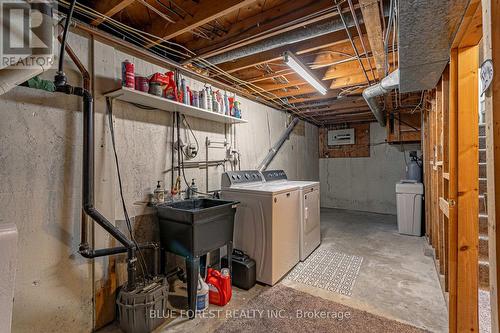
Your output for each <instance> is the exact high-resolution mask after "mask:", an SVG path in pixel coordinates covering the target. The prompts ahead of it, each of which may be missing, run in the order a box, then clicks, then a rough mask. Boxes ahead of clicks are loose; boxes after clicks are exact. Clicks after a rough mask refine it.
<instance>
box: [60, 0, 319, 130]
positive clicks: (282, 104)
mask: <svg viewBox="0 0 500 333" xmlns="http://www.w3.org/2000/svg"><path fill="white" fill-rule="evenodd" d="M59 2H60V3H62V4H63V5H66V6H67V5H68V2H67V1H66V0H59ZM76 10H77V11H78V12H80V13H82V15H84V16H87V17H96V16H97V17H100V18H104V19H105V20H106V21H105V22H103V24H104V25H106V26H109V24H114V25H115V26H117V27H119V28H121V29H123V30H124V31H127V32H128V33H130V34H132V35H135V36H138V38H141V39H143V40H144V41H146V42H149V43H154V42H155V41H156V40H163V41H164V42H166V43H168V44H172V45H176V46H178V47H180V48H182V49H183V50H185V51H186V52H187V53H190V54H192V55H196V54H195V53H194V52H192V51H190V50H189V49H187V48H186V47H184V46H182V45H180V44H177V43H172V42H170V41H168V40H164V39H162V38H160V37H158V36H155V35H152V34H149V33H147V32H144V31H140V30H138V29H134V28H132V27H129V26H127V25H125V24H123V23H121V22H119V21H116V20H114V19H113V18H111V17H108V16H106V15H103V14H101V13H99V12H97V11H95V10H94V9H92V8H90V7H87V6H85V5H80V4H77V6H76ZM108 23H109V24H108ZM121 34H122V35H123V33H121ZM146 36H149V37H152V38H153V39H154V40H153V39H151V38H148V37H146ZM129 37H131V36H130V35H129ZM136 41H137V39H136ZM156 46H157V47H159V48H161V49H166V50H168V51H171V52H174V53H176V55H177V56H180V57H185V56H186V55H185V54H184V53H182V52H180V51H178V50H175V49H172V48H171V47H168V46H165V45H161V44H158V45H156ZM149 51H150V52H152V53H155V54H157V55H160V56H163V55H161V54H158V53H157V52H155V51H154V50H152V49H150V50H149ZM197 62H198V63H199V65H200V63H201V66H200V67H209V68H210V69H211V70H212V71H215V72H216V73H217V74H219V75H222V76H223V77H225V78H227V79H229V80H231V81H232V82H233V84H234V82H237V83H240V84H241V85H242V86H244V87H245V88H248V89H249V90H250V91H252V92H253V93H254V94H257V95H259V96H261V97H262V98H264V99H265V100H267V101H268V102H270V103H272V104H275V105H277V107H278V108H280V109H283V110H286V111H289V112H291V113H294V114H295V115H297V116H299V117H301V118H305V119H308V120H310V121H312V122H313V123H316V124H317V123H318V121H317V120H315V119H314V117H313V116H304V115H301V114H300V110H298V109H296V108H294V107H293V105H291V104H290V103H288V101H285V100H284V99H282V98H280V97H278V96H277V95H275V94H274V93H272V92H267V91H265V90H264V89H262V88H261V87H259V86H256V85H254V84H253V83H248V82H246V81H243V80H241V79H238V78H236V77H234V76H232V75H231V74H229V73H227V72H225V71H223V70H221V69H220V68H219V67H217V66H215V65H213V64H211V63H210V62H208V61H207V60H206V59H203V58H198V59H197ZM203 65H204V66H203ZM266 94H267V95H266Z"/></svg>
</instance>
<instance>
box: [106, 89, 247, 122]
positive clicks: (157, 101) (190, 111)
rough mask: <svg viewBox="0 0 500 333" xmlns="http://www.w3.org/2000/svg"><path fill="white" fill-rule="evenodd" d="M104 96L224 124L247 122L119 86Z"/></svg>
mask: <svg viewBox="0 0 500 333" xmlns="http://www.w3.org/2000/svg"><path fill="white" fill-rule="evenodd" d="M104 96H106V97H110V98H115V99H117V100H120V101H124V102H129V103H134V104H138V105H141V106H144V107H149V108H154V109H158V110H161V111H167V112H179V113H181V114H184V115H186V116H189V117H195V118H201V119H206V120H211V121H216V122H219V123H225V124H239V123H247V121H246V120H244V119H240V118H236V117H231V116H226V115H223V114H220V113H215V112H212V111H208V110H204V109H201V108H197V107H194V106H190V105H186V104H183V103H179V102H176V101H172V100H169V99H166V98H162V97H158V96H155V95H151V94H148V93H145V92H142V91H138V90H135V89H130V88H126V87H121V88H120V89H117V90H113V91H110V92H108V93H106V94H104Z"/></svg>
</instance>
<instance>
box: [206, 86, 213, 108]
mask: <svg viewBox="0 0 500 333" xmlns="http://www.w3.org/2000/svg"><path fill="white" fill-rule="evenodd" d="M206 93H207V110H208V111H212V109H213V102H212V99H213V96H212V89H211V88H210V87H207V91H206Z"/></svg>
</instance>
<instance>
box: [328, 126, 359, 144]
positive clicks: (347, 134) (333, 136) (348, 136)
mask: <svg viewBox="0 0 500 333" xmlns="http://www.w3.org/2000/svg"><path fill="white" fill-rule="evenodd" d="M354 143H355V137H354V128H346V129H339V130H330V131H328V145H329V146H339V145H353V144H354Z"/></svg>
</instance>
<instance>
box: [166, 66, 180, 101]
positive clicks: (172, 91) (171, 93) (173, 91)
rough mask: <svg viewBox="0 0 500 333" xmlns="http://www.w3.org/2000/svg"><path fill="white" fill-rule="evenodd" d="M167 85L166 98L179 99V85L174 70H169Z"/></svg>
mask: <svg viewBox="0 0 500 333" xmlns="http://www.w3.org/2000/svg"><path fill="white" fill-rule="evenodd" d="M166 75H167V86H166V87H165V90H164V91H165V98H167V99H170V100H173V101H176V100H177V85H176V84H175V79H174V72H167V73H166Z"/></svg>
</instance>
